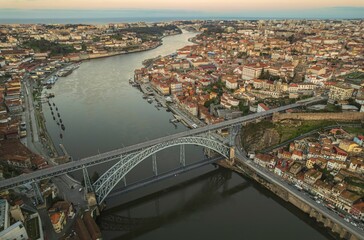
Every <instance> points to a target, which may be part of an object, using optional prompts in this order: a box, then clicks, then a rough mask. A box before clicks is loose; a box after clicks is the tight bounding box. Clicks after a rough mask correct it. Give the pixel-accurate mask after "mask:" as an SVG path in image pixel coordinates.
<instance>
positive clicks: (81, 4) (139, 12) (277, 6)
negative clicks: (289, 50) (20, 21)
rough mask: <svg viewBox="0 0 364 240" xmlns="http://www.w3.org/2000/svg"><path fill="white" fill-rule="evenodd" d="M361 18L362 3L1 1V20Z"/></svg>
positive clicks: (363, 0) (359, 0)
mask: <svg viewBox="0 0 364 240" xmlns="http://www.w3.org/2000/svg"><path fill="white" fill-rule="evenodd" d="M209 16H211V17H219V16H220V17H221V16H224V17H268V18H269V17H277V18H285V17H287V18H295V17H297V18H363V16H364V0H300V1H297V0H182V1H176V0H58V1H57V0H0V18H2V19H6V18H13V19H16V18H70V17H73V18H87V17H100V18H101V17H176V18H177V17H209Z"/></svg>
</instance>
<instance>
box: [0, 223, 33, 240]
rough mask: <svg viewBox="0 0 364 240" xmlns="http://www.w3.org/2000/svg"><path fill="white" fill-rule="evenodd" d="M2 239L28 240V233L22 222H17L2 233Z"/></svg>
mask: <svg viewBox="0 0 364 240" xmlns="http://www.w3.org/2000/svg"><path fill="white" fill-rule="evenodd" d="M0 239H5V240H7V239H9V240H10V239H11V240H28V239H29V237H28V233H27V231H26V229H25V227H24V225H23V223H22V222H16V223H14V224H13V225H11V226H10V227H8V228H6V229H5V230H3V231H1V232H0Z"/></svg>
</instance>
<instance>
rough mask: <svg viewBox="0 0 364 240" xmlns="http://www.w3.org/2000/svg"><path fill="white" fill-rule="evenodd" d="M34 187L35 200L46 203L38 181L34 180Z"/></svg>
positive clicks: (38, 202)
mask: <svg viewBox="0 0 364 240" xmlns="http://www.w3.org/2000/svg"><path fill="white" fill-rule="evenodd" d="M32 187H33V190H34V198H35V202H36V204H37V205H40V204H43V203H44V199H43V195H42V193H41V191H40V189H39V186H38V183H37V182H35V181H33V182H32Z"/></svg>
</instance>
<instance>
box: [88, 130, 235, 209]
mask: <svg viewBox="0 0 364 240" xmlns="http://www.w3.org/2000/svg"><path fill="white" fill-rule="evenodd" d="M184 144H189V145H190V144H194V145H199V146H202V147H206V148H209V149H212V150H214V151H216V152H218V153H220V154H221V155H223V156H224V157H226V158H229V150H230V148H229V147H228V146H226V145H224V144H222V143H220V142H218V141H216V140H214V139H210V138H208V137H204V136H190V137H183V138H177V139H172V140H170V141H165V142H162V143H158V144H156V145H154V146H151V147H148V148H145V149H143V150H141V151H139V152H135V153H132V154H129V155H126V156H124V157H123V156H122V157H121V159H120V161H119V162H117V163H116V164H115V165H114V166H112V167H111V168H110V169H109V170H108V171H107V172H105V173H104V174H103V175H102V176H101V177H100V178H99V179H98V181H96V182H95V183H94V185H93V187H94V190H95V194H96V196H97V200H98V203H101V202H103V201H104V200H105V198H106V197H107V195H108V194H109V193H110V192H111V190H112V189H113V188H114V187H115V186H116V185H117V184H118V183H119V181H120V180H122V179H123V178H124V177H125V175H126V174H127V173H128V172H130V171H131V170H132V169H133V168H134V167H135V166H137V165H138V164H139V163H140V162H142V161H143V160H145V159H146V158H148V157H149V156H151V155H153V154H155V153H157V152H159V151H162V150H163V149H166V148H169V147H173V146H178V145H184Z"/></svg>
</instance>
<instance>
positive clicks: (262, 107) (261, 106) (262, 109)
mask: <svg viewBox="0 0 364 240" xmlns="http://www.w3.org/2000/svg"><path fill="white" fill-rule="evenodd" d="M268 110H269V107H267V105H265V104H264V103H259V104H258V107H257V112H258V113H259V112H265V111H268Z"/></svg>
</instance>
